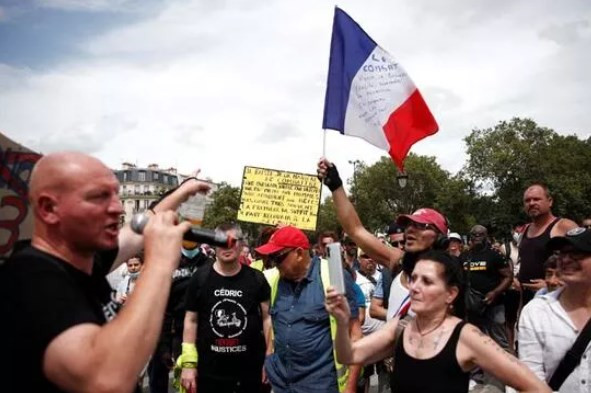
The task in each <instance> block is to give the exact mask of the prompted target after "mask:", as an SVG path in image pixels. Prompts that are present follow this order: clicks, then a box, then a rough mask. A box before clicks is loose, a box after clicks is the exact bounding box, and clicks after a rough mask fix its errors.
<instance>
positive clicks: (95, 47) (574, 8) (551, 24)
mask: <svg viewBox="0 0 591 393" xmlns="http://www.w3.org/2000/svg"><path fill="white" fill-rule="evenodd" d="M80 3H82V2H75V1H73V0H70V1H67V0H59V1H58V0H52V1H51V5H52V6H60V7H61V8H67V7H71V8H73V7H76V6H78V7H81V5H80ZM85 3H87V6H88V7H94V8H93V9H95V10H98V9H101V7H103V9H105V7H107V3H108V4H109V5H110V6H113V7H118V6H119V7H125V6H129V4H131V3H133V2H131V3H130V2H126V1H123V0H121V1H113V2H107V1H106V0H104V1H99V0H94V1H91V2H85ZM128 3H129V4H128ZM44 4H45V5H46V6H49V5H50V2H49V0H45V3H44ZM341 6H342V7H343V8H344V9H345V10H346V11H347V12H348V13H349V14H351V15H352V17H353V18H355V19H356V20H357V21H358V22H359V23H360V24H361V25H362V26H363V27H364V28H365V30H366V31H367V32H368V33H369V34H370V35H371V36H372V37H373V38H374V39H375V40H376V41H377V42H378V43H379V44H380V45H381V46H382V47H383V48H385V49H386V50H388V51H389V52H390V53H392V54H393V55H394V57H395V58H396V59H398V60H399V61H400V62H401V64H402V65H403V66H404V68H405V69H406V70H407V71H408V72H409V74H410V75H411V77H412V78H413V80H414V81H415V83H416V84H417V85H418V86H419V88H420V90H421V91H422V93H423V96H424V97H425V99H426V100H427V102H428V104H429V105H430V106H431V109H432V111H433V113H434V115H435V116H436V118H437V121H438V123H439V125H440V132H439V133H438V134H437V135H435V136H433V137H430V138H427V139H425V140H423V141H421V142H419V143H418V144H417V145H416V146H415V147H414V148H413V151H415V152H417V153H419V154H430V155H435V156H437V158H438V162H439V163H440V164H441V165H442V166H443V167H444V168H446V169H447V170H450V171H452V172H455V171H457V170H459V169H460V168H461V166H462V165H463V163H464V159H465V155H464V143H463V141H462V138H463V137H464V136H465V135H467V134H468V133H469V132H470V130H471V129H473V128H475V127H478V128H485V127H490V126H492V125H494V124H495V123H496V122H497V121H500V120H506V119H510V118H512V117H514V116H531V117H533V118H534V120H536V121H538V122H539V123H540V124H542V125H545V126H549V127H553V128H555V129H556V130H557V131H562V132H565V133H572V132H577V133H579V135H581V136H586V135H589V131H590V130H591V118H589V116H588V115H587V112H588V108H589V106H590V105H591V93H590V91H589V88H588V87H589V86H591V79H590V78H591V77H589V76H588V71H587V70H588V69H589V68H590V67H591V55H590V54H589V53H591V51H590V50H589V47H590V45H589V44H590V40H589V34H588V22H587V24H585V22H584V21H588V20H589V17H590V16H591V15H590V7H589V6H588V5H587V2H586V1H585V0H581V1H572V2H567V3H564V2H563V3H560V4H558V3H555V2H552V1H550V0H541V1H540V3H539V4H538V3H536V5H533V4H532V3H531V2H527V1H506V0H504V1H497V2H494V3H493V2H480V3H475V2H473V1H469V0H462V1H456V2H442V3H437V2H432V1H426V0H421V1H416V2H413V3H402V4H399V2H390V1H386V0H383V1H376V2H372V3H368V4H365V3H361V2H356V1H353V0H348V1H344V2H342V4H341ZM332 12H333V5H332V4H330V3H329V2H327V1H314V0H302V1H301V2H282V1H278V0H275V1H266V2H256V1H247V0H243V1H237V2H224V1H220V2H207V1H188V0H187V1H182V2H173V3H167V4H166V7H165V8H164V9H162V10H161V12H159V13H157V15H155V16H153V17H150V18H148V19H144V20H142V21H140V22H136V23H133V24H129V25H126V26H123V27H118V28H116V29H113V30H111V31H108V32H107V33H105V34H102V35H100V36H96V37H93V38H91V39H90V40H86V41H80V42H79V47H80V48H81V49H82V50H84V51H85V52H86V53H87V55H88V56H85V58H79V59H64V60H63V61H62V62H61V64H59V65H58V66H56V67H55V68H53V69H51V70H47V71H42V72H37V71H36V72H33V71H31V70H27V69H23V70H21V69H14V68H10V67H6V66H1V65H0V126H1V127H2V128H3V129H4V130H5V132H7V134H8V136H9V137H11V138H13V139H15V140H17V141H19V142H21V143H25V144H26V143H29V142H30V143H32V145H31V146H30V147H32V148H37V147H40V148H41V150H42V151H45V152H48V151H52V150H55V149H59V148H66V147H68V148H72V147H77V148H80V149H82V150H84V151H88V152H93V153H95V154H96V155H97V156H98V157H100V158H102V159H103V160H105V161H106V162H107V163H108V164H109V165H111V166H113V167H117V166H118V165H119V164H120V162H122V161H137V162H138V163H139V164H140V165H147V164H148V163H151V162H157V163H159V164H160V165H161V166H163V167H167V166H176V167H178V168H179V169H180V170H181V171H185V172H190V171H192V170H193V169H194V168H195V167H200V168H202V174H203V175H204V176H209V177H212V178H213V179H214V180H215V181H222V180H227V181H231V182H232V183H234V184H238V183H239V182H240V178H241V175H242V168H243V166H244V165H255V166H261V167H271V168H277V169H285V170H292V171H299V172H307V173H314V172H315V164H316V160H317V158H318V157H320V155H321V154H322V141H323V136H322V131H321V121H322V112H323V101H324V88H325V80H326V72H327V67H328V50H329V43H330V31H331V22H332ZM64 28H67V27H64ZM573 31H574V32H576V34H574V33H573ZM277 130H281V131H282V132H277ZM326 140H327V147H326V153H327V155H328V157H329V158H330V159H333V160H334V161H335V162H336V163H337V164H338V165H339V170H340V172H341V173H342V174H343V175H344V176H345V177H349V176H351V174H352V167H351V166H350V165H348V164H347V161H348V160H352V159H361V160H364V161H366V162H368V163H372V162H374V161H375V160H377V159H378V158H379V157H380V156H381V155H383V154H385V153H384V152H382V151H380V150H378V149H376V148H374V147H373V146H370V145H368V144H366V143H364V142H362V141H360V140H358V139H356V138H347V137H343V136H341V135H339V134H338V133H337V132H334V131H328V132H327V138H326Z"/></svg>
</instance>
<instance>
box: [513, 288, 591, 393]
mask: <svg viewBox="0 0 591 393" xmlns="http://www.w3.org/2000/svg"><path fill="white" fill-rule="evenodd" d="M562 291H563V289H562V288H561V289H557V290H556V291H553V292H550V293H548V294H546V295H542V296H539V297H535V298H534V299H533V300H532V301H531V302H529V303H528V304H527V305H526V306H525V307H523V311H522V312H521V317H520V318H519V330H518V341H519V359H520V360H521V361H522V362H523V363H525V365H526V366H528V367H529V368H530V369H531V370H532V371H533V372H534V374H536V375H537V376H538V378H540V379H541V380H542V381H547V380H549V379H550V377H551V376H552V374H554V371H556V368H557V367H558V364H559V363H560V361H561V360H562V358H563V357H564V355H565V354H566V352H567V351H568V350H569V349H570V348H571V347H572V345H573V343H574V342H575V340H576V339H577V336H578V334H579V332H578V330H577V328H576V327H575V325H574V324H573V322H572V320H571V319H570V317H569V316H568V314H567V312H566V311H565V310H564V308H562V305H561V304H560V301H559V299H560V295H561V294H562ZM590 375H591V345H587V348H586V349H585V352H584V355H583V357H582V359H581V363H579V365H578V366H577V367H576V368H575V369H574V370H573V372H572V373H571V374H570V375H569V376H568V377H567V378H566V380H565V381H564V383H563V384H562V386H561V387H560V390H559V392H561V393H563V392H564V393H567V392H568V393H571V392H577V393H579V392H585V393H588V392H591V383H589V376H590Z"/></svg>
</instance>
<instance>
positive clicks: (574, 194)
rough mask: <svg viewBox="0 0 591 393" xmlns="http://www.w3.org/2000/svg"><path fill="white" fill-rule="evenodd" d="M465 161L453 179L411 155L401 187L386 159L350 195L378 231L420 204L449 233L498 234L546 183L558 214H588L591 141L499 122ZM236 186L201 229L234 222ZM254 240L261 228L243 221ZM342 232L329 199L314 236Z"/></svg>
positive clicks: (479, 135)
mask: <svg viewBox="0 0 591 393" xmlns="http://www.w3.org/2000/svg"><path fill="white" fill-rule="evenodd" d="M465 142H466V145H467V154H468V161H467V162H466V164H465V165H464V168H463V169H462V170H461V171H460V172H459V173H457V174H455V175H452V174H450V173H449V172H447V171H445V170H444V169H442V168H441V167H440V166H439V164H438V163H437V162H436V160H435V158H434V157H428V156H420V155H416V154H413V153H411V154H409V156H408V157H407V159H406V161H405V170H406V173H407V174H408V184H407V186H406V187H405V188H401V187H400V185H399V184H398V181H397V175H398V170H397V169H396V167H395V165H394V164H393V163H392V161H391V159H390V158H389V157H382V158H381V159H380V160H379V161H377V162H376V163H374V164H373V165H366V164H365V163H363V162H361V163H359V165H356V166H355V174H354V177H353V178H352V179H349V183H350V186H351V188H350V190H351V191H350V198H351V200H352V201H353V202H354V204H355V207H356V209H357V212H358V214H359V217H360V218H361V221H362V222H363V224H364V225H365V227H366V228H368V229H369V230H370V231H372V232H375V231H383V230H384V228H385V227H386V226H387V225H388V223H390V222H391V221H392V220H393V219H394V218H395V217H396V216H398V215H399V214H403V213H411V212H413V211H414V210H416V209H418V208H420V207H433V208H435V209H438V210H439V211H441V212H442V213H444V214H445V215H446V216H447V218H448V220H449V221H450V228H451V229H452V230H453V231H455V232H460V233H462V234H466V233H468V231H469V229H470V227H471V226H473V225H475V224H482V225H485V226H486V227H488V228H489V232H490V233H491V234H493V235H497V236H506V235H508V233H509V229H510V228H511V226H512V225H513V224H515V223H517V222H519V221H526V220H527V217H525V215H524V213H523V212H522V197H523V191H524V190H525V188H526V187H527V185H529V184H531V183H532V182H543V183H546V184H547V185H548V186H549V187H550V190H551V192H552V194H553V197H554V207H553V212H554V213H555V214H556V215H559V216H564V217H569V218H572V219H575V220H580V219H582V218H584V217H589V216H591V200H590V199H589V197H588V196H589V195H591V138H589V139H587V140H581V139H579V138H578V137H576V136H574V135H566V136H565V135H560V134H558V133H556V132H555V131H554V130H551V129H549V128H545V127H541V126H539V125H537V124H536V123H535V122H534V121H533V120H530V119H519V118H514V119H512V120H510V121H501V122H499V123H498V124H496V125H495V126H494V127H492V128H486V129H474V130H472V132H471V133H470V135H468V136H467V137H466V138H465ZM239 198H240V189H239V188H238V187H232V186H230V185H228V184H225V183H222V184H221V185H220V187H219V189H218V191H217V192H216V193H215V194H214V195H213V199H214V201H213V203H212V204H211V205H210V206H209V207H208V209H207V210H206V213H205V219H204V225H205V226H206V227H209V228H211V227H215V226H217V225H218V224H220V223H222V222H228V221H235V220H236V214H237V212H238V207H239V204H240V200H239ZM241 226H242V227H243V228H244V229H245V231H246V232H248V233H250V235H251V236H252V237H255V236H256V234H257V233H258V228H259V227H260V225H258V224H250V223H242V225H241ZM325 230H333V231H338V232H340V231H342V227H341V226H340V225H339V223H338V220H337V218H336V212H335V209H334V203H333V200H332V198H331V197H328V198H326V199H325V200H324V201H323V202H322V204H321V205H320V208H319V212H318V231H325Z"/></svg>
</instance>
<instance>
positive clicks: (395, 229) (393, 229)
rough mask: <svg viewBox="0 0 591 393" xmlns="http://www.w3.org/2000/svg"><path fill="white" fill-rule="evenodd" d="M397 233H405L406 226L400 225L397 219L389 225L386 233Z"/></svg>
mask: <svg viewBox="0 0 591 393" xmlns="http://www.w3.org/2000/svg"><path fill="white" fill-rule="evenodd" d="M395 233H404V227H403V226H402V225H398V224H397V223H396V221H392V222H391V223H390V225H388V229H387V231H386V234H387V235H393V234H395Z"/></svg>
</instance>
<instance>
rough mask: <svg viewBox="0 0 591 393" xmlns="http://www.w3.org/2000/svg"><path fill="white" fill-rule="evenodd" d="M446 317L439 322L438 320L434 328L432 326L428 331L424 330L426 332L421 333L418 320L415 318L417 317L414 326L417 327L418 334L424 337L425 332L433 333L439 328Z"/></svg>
mask: <svg viewBox="0 0 591 393" xmlns="http://www.w3.org/2000/svg"><path fill="white" fill-rule="evenodd" d="M446 319H447V318H446V317H444V318H443V319H442V320H441V322H439V323H438V324H437V325H436V326H435V327H434V328H432V329H430V330H428V331H426V332H424V333H423V332H421V327H420V326H419V321H418V320H417V318H415V326H416V327H417V333H419V336H421V338H422V337H425V336H426V335H427V334H430V333H433V332H434V331H435V330H437V329H439V327H440V326H441V325H443V322H445V320H446Z"/></svg>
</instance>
